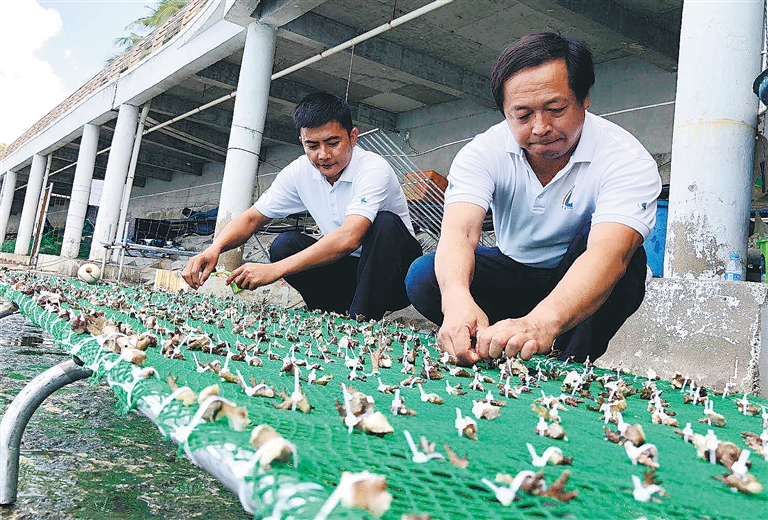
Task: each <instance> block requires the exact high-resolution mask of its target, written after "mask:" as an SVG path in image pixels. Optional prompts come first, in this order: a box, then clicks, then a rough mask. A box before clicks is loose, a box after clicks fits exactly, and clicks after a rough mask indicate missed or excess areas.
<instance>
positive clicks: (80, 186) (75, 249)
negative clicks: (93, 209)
mask: <svg viewBox="0 0 768 520" xmlns="http://www.w3.org/2000/svg"><path fill="white" fill-rule="evenodd" d="M100 131H101V128H99V126H97V125H92V124H86V125H85V126H83V137H82V138H81V139H80V152H79V153H78V154H77V166H76V167H75V179H74V181H73V182H72V193H71V194H70V199H69V210H68V211H67V223H66V225H65V227H64V238H63V241H62V244H61V256H62V257H63V258H77V255H78V253H79V252H80V239H81V238H82V235H83V222H84V221H85V214H86V213H87V212H88V197H89V196H90V194H91V180H93V166H94V164H96V152H97V151H98V147H99V133H100Z"/></svg>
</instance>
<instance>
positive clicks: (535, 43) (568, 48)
mask: <svg viewBox="0 0 768 520" xmlns="http://www.w3.org/2000/svg"><path fill="white" fill-rule="evenodd" d="M559 59H563V60H565V66H566V67H567V68H568V86H569V87H570V88H571V90H572V91H573V93H574V95H575V96H576V100H577V101H578V102H579V103H581V104H583V103H584V100H585V99H586V98H587V96H588V95H589V89H590V88H592V85H594V84H595V65H594V62H593V61H592V53H591V52H590V50H589V47H587V46H586V44H584V43H582V42H580V41H578V40H575V39H573V38H567V37H565V36H561V35H560V34H557V33H551V32H539V33H530V34H526V35H525V36H523V37H522V38H520V39H519V40H517V41H515V42H513V43H510V44H509V45H507V46H506V47H504V50H502V51H501V54H499V57H498V58H496V62H495V63H494V64H493V67H492V68H491V90H492V91H493V100H494V101H495V102H496V107H498V109H499V110H500V111H501V113H502V114H503V113H504V83H506V82H507V80H508V79H509V78H511V77H512V76H513V75H514V74H516V73H517V72H520V71H521V70H523V69H527V68H530V67H538V66H539V65H543V64H544V63H547V62H550V61H553V60H559Z"/></svg>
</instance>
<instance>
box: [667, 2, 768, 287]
mask: <svg viewBox="0 0 768 520" xmlns="http://www.w3.org/2000/svg"><path fill="white" fill-rule="evenodd" d="M763 9H764V0H751V1H740V2H732V1H727V0H721V1H707V2H702V1H693V0H685V2H684V4H683V22H682V29H681V34H680V56H679V59H678V72H677V94H676V97H675V100H676V103H675V120H674V132H673V138H672V173H671V179H670V198H669V215H668V218H669V220H668V223H667V243H666V254H665V258H664V276H665V277H670V278H696V279H716V278H719V277H721V276H722V274H723V272H724V271H725V265H726V264H727V263H728V258H729V255H730V254H731V253H739V254H740V255H741V258H742V261H743V260H744V259H745V258H746V253H747V234H748V230H749V209H750V203H751V196H752V160H753V153H754V147H755V126H756V124H757V110H758V100H757V98H756V97H755V95H754V94H753V93H752V88H751V85H752V82H753V80H754V79H755V77H756V76H757V75H758V74H759V73H760V68H761V57H760V51H761V50H762V34H763Z"/></svg>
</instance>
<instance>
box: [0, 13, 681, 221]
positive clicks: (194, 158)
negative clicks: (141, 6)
mask: <svg viewBox="0 0 768 520" xmlns="http://www.w3.org/2000/svg"><path fill="white" fill-rule="evenodd" d="M428 3H430V0H397V1H395V0H327V1H322V0H262V1H259V0H235V1H234V2H232V1H231V0H230V1H229V2H223V1H222V0H208V1H207V2H206V1H205V0H193V2H191V4H194V6H195V9H197V11H195V12H196V13H197V14H196V15H195V16H197V17H198V19H200V18H202V17H207V19H206V20H203V21H198V22H194V21H193V22H189V24H190V25H189V28H187V27H184V28H182V29H181V32H182V33H183V32H184V31H188V32H189V31H196V33H195V34H196V35H199V34H201V33H202V32H206V36H208V33H210V34H211V36H210V39H214V37H216V38H219V40H215V41H216V42H219V41H220V42H221V43H217V45H218V47H216V50H215V51H206V56H205V57H204V58H187V57H186V56H184V59H183V60H182V59H174V56H176V57H178V56H181V54H182V51H181V50H175V49H173V50H171V52H175V53H176V55H171V56H169V57H167V58H166V59H163V56H162V55H163V53H162V52H158V55H157V58H156V57H155V55H154V54H153V55H151V56H149V58H146V59H144V62H152V61H154V62H156V63H155V64H154V65H153V66H154V68H150V65H148V64H145V63H140V64H139V65H136V66H132V68H129V70H128V71H126V72H123V73H122V75H121V76H120V79H119V81H120V82H122V86H115V91H116V93H115V94H114V95H113V97H112V100H111V102H112V104H113V106H111V107H109V106H108V107H107V108H108V110H101V111H100V110H96V112H99V111H100V112H101V113H90V112H89V113H87V114H85V115H81V116H79V117H80V119H82V121H76V122H75V123H76V124H75V125H74V126H72V128H66V129H62V130H61V131H60V132H59V134H55V133H53V132H52V130H50V129H47V128H44V129H43V130H40V131H39V132H38V133H37V134H35V135H27V136H24V137H23V141H24V142H23V143H17V142H15V143H12V144H11V146H9V149H8V150H7V151H5V152H4V153H2V154H0V158H1V159H2V160H3V164H2V166H1V167H0V170H2V171H0V173H4V171H6V170H9V169H14V170H16V171H18V172H19V180H18V182H17V186H22V185H23V184H24V183H25V182H26V174H27V173H28V169H29V164H30V162H31V155H32V154H33V153H35V152H40V153H50V152H51V151H54V150H57V149H61V150H60V151H56V152H54V157H55V158H56V159H55V160H54V164H53V168H54V169H56V168H57V167H61V166H62V165H65V164H67V162H68V161H69V162H71V161H72V160H73V156H74V157H76V150H77V142H78V137H79V134H80V132H78V130H77V129H78V128H81V127H82V124H84V123H87V122H97V123H99V124H102V125H103V127H104V128H106V130H103V131H102V138H103V139H105V142H104V146H106V145H107V143H108V141H109V139H111V132H110V128H111V126H113V125H114V118H115V117H116V112H115V109H116V108H117V107H118V106H119V103H121V102H131V103H134V104H141V103H144V102H146V101H147V100H149V99H152V105H151V111H150V116H149V117H150V119H149V123H150V125H151V124H155V123H157V122H161V121H165V120H167V119H169V118H171V117H173V116H175V115H179V114H181V113H184V112H186V111H188V110H190V109H191V108H195V107H197V106H199V105H201V104H203V103H205V102H208V101H210V100H212V99H215V98H217V97H220V96H222V95H224V94H227V93H229V92H231V91H232V90H234V89H236V86H237V80H238V74H239V62H240V59H241V56H242V44H243V41H244V33H243V31H240V33H239V34H235V33H237V30H236V29H237V26H239V27H241V28H242V27H245V26H247V24H248V23H249V22H250V21H253V20H254V19H261V20H262V21H266V22H268V23H271V24H273V25H276V26H278V28H279V30H278V41H277V50H276V55H275V60H274V71H279V70H282V69H284V68H286V67H288V66H290V65H293V64H295V63H297V62H299V61H301V60H303V59H306V58H308V57H310V56H312V55H314V54H316V53H318V52H321V51H323V50H325V49H328V48H329V47H331V46H334V45H337V44H339V43H341V42H343V41H345V40H348V39H350V38H352V37H354V36H357V35H359V34H361V33H363V32H365V31H367V30H370V29H372V28H374V27H376V26H378V25H381V24H383V23H386V22H388V21H389V20H391V19H392V18H394V17H397V16H400V15H402V14H404V13H407V12H410V11H412V10H414V9H416V8H419V7H421V6H424V5H426V4H428ZM201 4H204V5H203V6H202V7H201ZM225 4H226V5H225ZM682 4H683V0H612V1H611V0H602V1H600V2H593V1H587V0H514V1H505V0H456V1H454V2H453V3H451V4H448V5H447V6H444V7H441V8H439V9H437V10H435V11H433V12H431V13H428V14H426V15H425V16H423V17H421V18H418V19H416V20H414V21H412V22H409V23H406V24H404V25H402V26H399V27H397V28H395V29H393V30H391V31H389V32H386V33H384V34H383V35H380V36H377V37H375V38H373V39H372V40H369V41H367V42H365V43H362V44H360V45H358V46H356V47H355V49H354V58H352V72H351V76H349V79H350V83H349V101H350V103H351V104H352V105H353V107H354V109H355V119H356V123H357V124H358V126H360V127H361V128H362V129H369V128H373V127H383V128H389V129H393V128H394V127H395V125H396V120H397V114H399V113H402V112H407V111H409V110H413V109H415V108H420V107H424V106H429V105H437V104H440V103H445V102H448V101H453V100H456V99H462V98H464V99H471V100H474V101H475V102H477V103H479V104H482V105H486V106H493V104H492V101H491V95H490V87H489V81H488V77H489V70H490V67H491V64H492V62H493V60H494V59H495V57H496V55H497V54H498V52H499V51H500V50H501V48H502V47H503V46H504V45H506V44H507V43H509V42H510V41H512V40H514V39H515V38H517V37H519V36H521V35H523V34H525V33H528V32H530V31H534V30H542V31H560V32H561V33H563V34H565V35H568V36H573V37H576V38H578V39H581V40H583V41H585V42H586V43H587V44H588V45H589V46H590V48H591V49H592V51H593V53H594V56H595V60H596V62H597V63H602V62H606V61H609V60H614V59H619V58H623V57H627V56H633V55H634V56H639V57H640V58H642V59H643V60H646V61H648V62H649V63H652V64H654V65H656V66H658V67H661V68H663V69H665V70H669V71H674V70H676V67H677V54H678V45H679V36H680V22H681V15H682ZM227 8H228V9H229V10H228V11H226V12H225V13H224V14H223V17H224V18H225V19H226V20H227V21H228V22H229V25H228V26H227V27H223V22H222V21H217V20H220V19H221V18H217V16H218V17H222V14H221V13H220V14H217V13H219V12H220V11H221V12H223V11H225V10H226V9H227ZM235 24H236V25H235ZM230 26H231V27H230ZM225 29H226V30H225ZM217 31H218V32H217ZM230 33H231V34H230ZM191 37H192V36H189V38H191ZM195 37H197V38H198V39H201V38H200V37H199V36H195ZM178 38H184V36H183V34H182V35H181V36H179V37H178ZM175 41H176V40H171V41H170V42H169V43H168V44H167V45H168V46H170V47H173V45H174V42H175ZM180 48H181V47H179V49H180ZM153 52H154V51H153ZM351 57H352V55H351V53H350V52H341V53H339V54H336V55H333V56H331V57H329V58H327V59H325V60H322V61H319V62H317V63H315V64H313V65H311V66H309V67H307V68H304V69H301V70H299V71H297V72H295V73H292V74H290V75H288V76H286V77H285V78H281V79H279V80H277V81H275V82H273V84H272V87H271V91H270V102H269V109H268V119H267V129H266V132H265V137H266V138H265V141H264V143H263V146H266V147H269V146H274V145H276V144H281V143H291V144H296V143H297V140H296V139H297V136H296V132H295V131H294V130H293V128H292V122H291V119H290V114H291V111H292V109H293V107H294V106H295V103H296V102H297V101H298V100H299V99H300V98H301V97H303V96H304V95H306V94H307V93H309V92H311V91H313V90H328V91H331V92H334V93H337V94H339V95H344V94H345V92H346V90H347V81H348V75H349V69H350V58H351ZM142 67H143V72H142V70H140V69H142ZM174 67H175V68H177V69H178V70H175V71H172V70H167V71H165V70H163V71H158V70H157V69H159V68H164V69H169V68H174ZM148 71H149V72H148ZM132 73H133V76H134V78H132V79H131V78H130V76H131V74H132ZM155 76H156V77H157V78H158V79H156V80H155V79H153V78H154V77H155ZM147 78H149V79H147ZM150 80H151V81H154V83H153V84H152V85H149V84H146V85H144V84H141V85H139V83H140V82H141V81H144V82H147V81H150ZM115 83H116V85H117V80H115ZM110 85H111V84H110V83H107V85H106V86H105V87H101V88H108V87H109V86H110ZM129 87H130V88H129ZM120 88H123V93H124V96H123V97H124V98H125V99H120V97H121V96H120V95H119V93H117V92H118V91H119V90H120ZM131 89H132V90H131ZM89 95H91V96H95V95H98V92H97V93H96V94H89ZM103 97H105V98H106V97H107V96H106V94H103ZM82 103H83V102H81V104H82ZM232 109H233V102H232V101H229V102H227V103H224V104H221V105H219V106H217V107H216V108H215V109H210V110H207V111H205V112H201V113H199V114H197V115H196V116H194V117H192V118H189V119H188V120H185V121H181V122H179V123H175V124H174V125H172V126H171V127H169V128H168V129H166V130H164V131H160V132H156V133H154V134H151V135H149V136H147V137H146V140H145V142H144V143H143V144H142V150H144V156H143V158H142V159H143V160H142V161H140V165H141V166H142V169H141V171H139V172H137V177H138V179H139V180H138V183H139V184H141V182H143V180H142V179H146V178H148V177H155V178H160V179H164V180H171V178H172V173H173V172H179V173H180V174H196V173H198V172H199V171H200V165H201V164H202V163H203V162H208V161H223V159H224V154H225V152H226V144H227V138H228V127H229V124H230V121H231V117H232ZM78 110H80V111H81V112H84V111H85V110H84V109H82V108H78V107H76V108H73V109H69V111H66V112H64V113H63V114H61V116H60V117H61V118H65V117H73V112H77V111H78ZM56 124H57V123H56V122H48V126H56ZM150 125H148V126H150ZM59 126H62V127H63V126H66V125H63V124H60V125H59ZM46 133H48V134H51V137H50V138H47V140H46V138H45V135H44V134H46ZM38 141H39V146H38V144H37V142H38ZM64 145H67V146H66V148H65V147H64ZM100 148H101V147H100ZM62 150H69V151H68V152H65V151H62ZM102 167H103V166H102ZM100 171H101V175H102V176H103V170H99V164H97V169H96V174H95V176H96V178H98V177H99V176H100ZM73 173H74V168H72V169H70V170H69V172H68V173H67V174H64V173H62V174H59V175H57V176H56V177H54V178H53V179H52V180H53V181H55V190H56V191H57V192H59V193H64V194H68V193H69V190H70V187H71V178H72V175H73ZM22 196H23V190H17V198H19V203H20V201H21V197H22ZM19 203H17V204H19ZM19 207H20V206H19ZM15 211H17V208H14V212H15Z"/></svg>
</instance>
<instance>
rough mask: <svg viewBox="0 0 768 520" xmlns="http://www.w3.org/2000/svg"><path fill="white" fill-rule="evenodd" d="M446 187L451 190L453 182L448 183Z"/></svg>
mask: <svg viewBox="0 0 768 520" xmlns="http://www.w3.org/2000/svg"><path fill="white" fill-rule="evenodd" d="M448 189H449V190H452V189H453V183H452V182H450V183H448Z"/></svg>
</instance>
